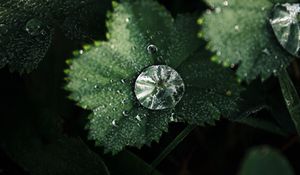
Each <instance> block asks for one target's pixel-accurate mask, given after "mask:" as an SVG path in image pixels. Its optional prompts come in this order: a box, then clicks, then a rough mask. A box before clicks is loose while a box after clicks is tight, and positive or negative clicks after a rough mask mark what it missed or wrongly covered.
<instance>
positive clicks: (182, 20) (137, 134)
mask: <svg viewBox="0 0 300 175" xmlns="http://www.w3.org/2000/svg"><path fill="white" fill-rule="evenodd" d="M113 6H114V12H113V13H110V14H109V17H110V18H109V21H108V22H107V26H108V31H109V33H108V34H107V36H108V39H109V41H106V42H96V43H95V44H94V45H90V46H85V47H84V48H86V49H85V50H81V51H79V52H74V54H75V57H76V58H74V59H72V60H69V61H68V63H70V68H69V69H68V70H66V73H67V75H68V77H67V80H68V84H67V85H66V89H67V90H69V91H71V94H70V98H71V99H73V100H75V101H76V102H77V103H78V105H79V106H81V107H83V108H85V109H89V110H92V111H93V113H92V114H91V115H90V116H89V123H88V125H87V129H89V130H90V132H89V136H90V139H93V140H96V144H97V145H101V146H104V147H105V152H112V153H117V152H119V151H120V150H122V149H123V148H124V147H125V146H135V147H139V148H140V147H141V146H142V145H144V144H147V145H150V144H151V142H152V141H158V140H159V138H160V136H161V134H162V133H163V132H164V131H165V132H166V131H167V129H168V123H169V122H172V121H173V122H175V121H183V122H188V123H190V124H197V125H203V124H204V123H209V124H213V123H214V121H215V120H216V119H219V117H220V115H221V113H223V114H224V115H229V113H230V112H232V111H234V110H235V109H236V107H237V102H238V101H239V98H238V96H239V93H240V91H241V90H242V89H241V88H240V87H239V85H238V83H237V81H236V80H235V77H234V74H233V73H232V72H231V71H230V70H226V69H224V68H223V67H222V66H219V65H217V64H215V63H212V62H210V61H209V59H208V58H209V57H210V54H209V53H208V52H207V51H205V50H203V49H200V48H199V47H200V46H201V40H199V39H198V38H197V32H198V27H197V24H196V22H195V21H196V17H195V16H193V15H178V17H177V18H176V19H175V20H174V19H173V18H172V17H171V15H170V14H169V13H168V12H167V11H166V10H165V9H164V8H163V7H162V6H160V5H159V4H158V3H156V2H153V1H150V0H146V1H142V2H141V1H134V2H131V3H128V2H124V3H122V4H117V3H113ZM158 21H159V23H160V25H157V22H158ZM149 45H155V46H156V47H157V51H156V52H155V53H149V51H148V50H147V47H148V46H149ZM154 64H156V65H157V64H166V65H169V66H171V67H172V68H174V69H176V70H177V71H178V72H179V73H180V75H181V77H182V78H183V81H184V82H185V86H186V91H185V94H184V97H183V98H182V100H181V102H180V103H179V104H178V105H177V106H176V107H175V109H166V110H160V111H155V110H149V109H146V108H144V107H142V106H141V105H140V104H139V102H138V101H137V100H136V97H135V94H134V92H133V87H134V83H135V80H136V78H137V77H138V75H139V74H140V72H141V71H143V69H145V68H146V67H148V66H151V65H154ZM191 103H192V104H191Z"/></svg>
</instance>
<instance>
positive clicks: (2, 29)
mask: <svg viewBox="0 0 300 175" xmlns="http://www.w3.org/2000/svg"><path fill="white" fill-rule="evenodd" d="M7 32H8V29H7V27H6V25H5V24H0V35H1V34H6V33H7Z"/></svg>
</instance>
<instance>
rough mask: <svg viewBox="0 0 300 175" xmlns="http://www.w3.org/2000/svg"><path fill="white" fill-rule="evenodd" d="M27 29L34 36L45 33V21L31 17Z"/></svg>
mask: <svg viewBox="0 0 300 175" xmlns="http://www.w3.org/2000/svg"><path fill="white" fill-rule="evenodd" d="M25 30H26V31H27V32H28V33H29V34H30V35H32V36H37V35H40V34H43V33H45V30H44V28H43V23H42V22H41V21H40V20H38V19H36V18H33V19H30V20H29V21H28V22H27V23H26V26H25Z"/></svg>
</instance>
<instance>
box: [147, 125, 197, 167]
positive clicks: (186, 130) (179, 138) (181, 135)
mask: <svg viewBox="0 0 300 175" xmlns="http://www.w3.org/2000/svg"><path fill="white" fill-rule="evenodd" d="M195 128H196V126H195V125H188V126H187V127H186V128H184V130H182V131H181V133H179V134H178V135H177V136H176V138H175V139H174V140H173V141H172V142H171V143H170V144H169V145H168V146H167V147H166V148H165V149H164V150H163V151H162V152H161V153H160V154H159V156H158V157H157V158H156V159H155V160H154V161H153V162H152V163H151V166H152V168H153V169H154V168H155V167H157V166H158V165H159V164H160V163H161V161H162V160H164V159H165V158H166V157H167V156H168V155H169V154H170V152H172V151H173V150H174V148H176V146H177V145H178V144H179V143H180V142H181V141H182V140H183V139H184V138H185V137H186V136H188V135H189V133H190V132H192V131H193V130H194V129H195Z"/></svg>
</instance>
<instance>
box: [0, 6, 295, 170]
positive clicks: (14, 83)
mask: <svg viewBox="0 0 300 175" xmlns="http://www.w3.org/2000/svg"><path fill="white" fill-rule="evenodd" d="M160 2H161V3H162V4H163V5H164V6H165V7H166V8H167V9H168V10H170V11H171V12H172V14H173V15H174V16H176V14H177V13H186V12H189V13H193V12H198V13H199V14H201V12H203V11H204V10H205V9H207V7H206V6H205V4H204V3H202V2H201V1H200V0H197V1H195V0H190V1H186V0H174V1H170V0H161V1H160ZM107 9H110V6H109V5H108V8H107ZM99 18H100V20H99V21H102V28H101V30H99V33H97V35H95V36H93V37H94V38H93V39H104V38H105V37H104V36H105V30H106V29H105V27H104V19H105V16H104V15H103V16H99ZM89 42H90V41H89V40H88V39H86V38H85V39H79V40H76V39H75V40H74V39H73V40H70V39H68V38H67V37H65V35H64V34H63V32H62V31H60V30H59V29H57V30H56V31H55V36H54V39H53V42H52V46H51V48H50V49H49V51H48V53H47V56H46V57H45V58H44V60H43V61H42V62H41V63H40V66H39V67H38V69H37V70H35V71H33V72H32V73H31V74H28V75H22V76H20V75H19V74H18V73H10V71H9V69H8V68H7V67H5V68H3V69H1V70H0V80H1V83H0V99H1V103H0V117H1V118H0V132H1V133H0V136H1V139H3V140H5V141H8V140H9V141H10V140H12V139H11V138H12V137H14V138H16V137H17V138H18V135H17V134H15V133H18V132H21V133H22V132H26V131H27V130H28V128H25V127H23V126H24V125H26V123H31V124H32V123H34V124H33V125H32V126H34V127H37V128H39V127H41V129H39V130H41V131H43V142H44V143H45V144H47V142H48V141H49V140H50V139H51V135H52V134H53V133H55V132H57V131H56V128H55V127H54V128H48V127H47V126H48V125H47V124H45V125H41V126H40V123H38V122H37V121H39V120H40V118H38V117H35V116H40V115H42V116H45V115H50V114H53V116H55V118H56V119H55V120H52V119H49V121H48V120H47V122H50V123H51V122H54V123H56V122H61V123H62V126H63V127H62V128H60V129H61V130H62V131H63V133H65V134H66V135H68V136H80V137H81V138H82V140H84V141H85V142H86V143H87V144H88V145H89V146H90V148H91V149H93V150H96V151H97V152H99V154H102V153H101V149H100V150H99V148H95V147H94V146H93V143H91V142H89V141H87V140H86V135H87V133H86V131H85V130H84V129H83V128H84V124H85V122H86V119H85V116H86V114H87V113H88V112H86V111H84V110H82V109H80V108H79V107H76V106H75V105H74V103H73V102H72V101H70V100H68V99H67V98H66V97H67V95H68V92H66V91H65V90H64V89H63V85H64V83H65V81H64V73H63V70H64V68H66V67H67V65H66V64H65V60H66V59H67V58H70V57H71V53H72V51H73V50H76V49H80V48H81V46H82V45H83V44H84V43H89ZM293 65H294V66H293V67H291V73H293V75H295V76H293V80H294V82H295V84H296V86H297V87H299V77H298V78H297V71H298V72H299V69H298V68H297V65H298V63H297V62H294V63H293ZM266 84H267V86H266V87H264V88H266V92H267V93H268V94H274V93H275V94H277V95H278V96H279V97H278V98H279V99H280V98H281V97H280V96H281V93H280V90H279V85H278V82H277V80H276V78H271V79H270V80H268V81H267V82H266ZM270 87H271V88H270ZM268 94H266V95H268ZM282 107H283V108H284V105H283V106H282ZM254 115H255V117H262V118H271V117H272V116H271V114H270V112H268V111H265V110H264V111H261V112H258V113H257V114H254ZM279 115H281V114H279ZM282 115H286V114H282ZM51 116H52V115H51ZM286 117H289V116H286ZM37 125H39V126H37ZM50 126H51V125H50ZM183 128H184V125H183V124H172V125H171V126H170V131H169V133H167V134H164V135H163V137H162V138H161V142H160V143H159V144H157V143H154V144H152V146H151V147H147V146H144V147H143V148H142V149H141V150H138V149H130V150H131V151H132V152H134V153H136V154H137V155H138V156H139V157H141V158H142V159H143V160H145V161H146V162H149V163H150V162H151V161H152V160H154V159H155V157H156V156H157V155H158V154H159V153H160V152H161V151H162V150H163V148H165V147H166V146H167V144H168V143H170V141H172V139H173V138H174V137H176V135H177V134H178V133H179V132H180V131H181V130H182V129H183ZM44 135H46V136H44ZM20 139H21V138H20ZM299 141H300V140H299V137H298V136H296V134H293V133H292V134H289V136H287V137H283V136H280V135H277V134H272V133H270V132H267V131H263V130H260V129H255V128H252V127H250V126H246V125H244V124H238V123H233V122H229V121H227V120H225V119H222V120H221V121H219V122H217V123H216V126H207V127H198V128H196V129H195V130H194V131H193V132H192V133H191V134H190V135H189V136H188V137H187V138H186V139H185V140H184V141H183V142H182V143H181V144H180V145H179V146H178V147H177V148H176V149H175V150H174V151H173V152H172V153H171V154H170V155H169V156H168V157H167V158H166V159H165V160H164V161H163V162H162V163H161V164H160V165H159V167H158V170H160V171H161V172H162V173H163V174H170V175H175V174H178V175H197V174H204V175H227V174H237V173H238V170H239V168H240V165H241V162H242V160H243V158H244V156H245V154H246V153H247V151H248V150H249V149H250V148H252V147H254V146H260V145H270V146H271V147H274V148H276V149H279V150H280V151H281V152H282V153H283V154H284V155H285V156H286V157H287V159H288V160H289V161H290V163H291V164H292V166H293V168H294V169H295V171H296V174H300V166H299V165H300V151H299V150H300V149H299V148H300V144H299ZM0 143H1V144H2V142H0ZM20 143H21V142H16V144H20ZM0 148H1V147H0ZM2 148H5V151H4V149H1V150H0V174H5V175H13V174H16V175H23V174H29V173H28V172H26V171H24V170H23V169H22V168H21V167H20V166H19V165H18V164H17V163H16V162H15V160H14V159H13V158H12V156H9V154H7V151H6V150H10V148H6V145H5V144H2ZM104 157H108V155H104Z"/></svg>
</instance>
